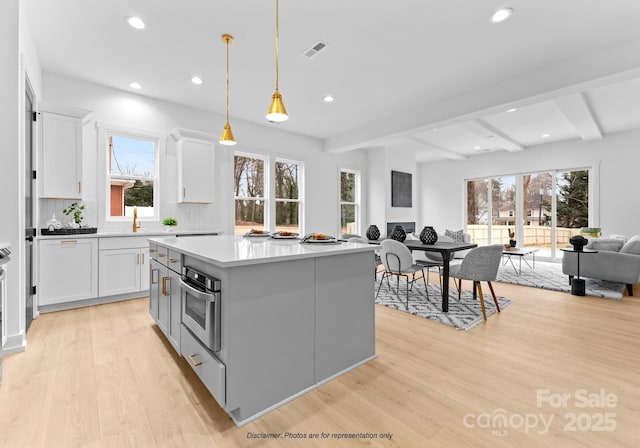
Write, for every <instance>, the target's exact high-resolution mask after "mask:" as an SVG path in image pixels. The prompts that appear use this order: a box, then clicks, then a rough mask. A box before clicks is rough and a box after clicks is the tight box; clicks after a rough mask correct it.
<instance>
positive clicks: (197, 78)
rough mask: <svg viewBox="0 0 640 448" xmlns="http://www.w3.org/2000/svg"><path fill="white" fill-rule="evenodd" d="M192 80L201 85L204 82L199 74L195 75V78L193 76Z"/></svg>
mask: <svg viewBox="0 0 640 448" xmlns="http://www.w3.org/2000/svg"><path fill="white" fill-rule="evenodd" d="M191 82H192V83H194V84H196V85H200V84H202V83H203V81H202V78H201V77H199V76H194V77H193V78H191Z"/></svg>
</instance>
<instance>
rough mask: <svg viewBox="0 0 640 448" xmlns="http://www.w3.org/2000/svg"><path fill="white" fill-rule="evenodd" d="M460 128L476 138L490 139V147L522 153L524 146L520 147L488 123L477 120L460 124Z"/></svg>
mask: <svg viewBox="0 0 640 448" xmlns="http://www.w3.org/2000/svg"><path fill="white" fill-rule="evenodd" d="M460 126H461V127H463V128H464V129H466V130H467V131H469V132H471V133H473V134H476V135H477V136H478V137H482V138H483V139H491V142H492V143H491V144H492V145H496V146H499V147H501V148H503V149H505V150H507V151H510V152H514V151H524V146H522V145H521V144H520V143H518V142H517V141H515V140H513V139H512V138H511V137H509V136H508V135H506V134H504V133H502V132H500V131H498V130H497V129H496V128H494V127H493V126H491V125H490V124H489V123H487V122H485V121H483V120H481V119H479V118H478V119H476V120H471V121H467V122H465V123H461V124H460ZM491 136H493V137H491Z"/></svg>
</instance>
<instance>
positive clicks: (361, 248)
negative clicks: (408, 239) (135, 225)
mask: <svg viewBox="0 0 640 448" xmlns="http://www.w3.org/2000/svg"><path fill="white" fill-rule="evenodd" d="M150 240H151V242H153V243H156V244H159V245H161V246H164V247H167V248H169V249H173V250H177V251H178V252H181V253H183V254H185V255H189V256H192V257H194V258H197V259H199V260H202V261H204V262H206V263H211V264H212V265H214V266H217V267H219V268H234V267H241V266H249V265H256V264H265V263H276V262H283V261H292V260H301V259H307V258H319V257H330V256H335V255H343V254H349V253H359V252H373V251H375V249H376V246H375V245H369V244H367V245H365V244H360V243H347V242H343V243H342V244H349V245H352V246H353V247H350V248H348V249H343V250H341V251H339V252H335V251H326V252H313V253H307V254H294V255H279V256H270V257H261V258H255V259H243V260H232V261H220V260H216V259H215V258H211V257H208V256H206V255H203V254H201V253H197V252H194V251H191V250H189V249H185V248H182V247H180V248H178V247H176V246H175V245H173V244H171V241H172V240H174V238H171V239H170V240H168V239H167V238H150ZM298 244H299V243H298Z"/></svg>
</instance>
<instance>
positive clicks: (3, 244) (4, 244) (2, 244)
mask: <svg viewBox="0 0 640 448" xmlns="http://www.w3.org/2000/svg"><path fill="white" fill-rule="evenodd" d="M10 247H11V243H9V242H6V241H0V249H6V248H10Z"/></svg>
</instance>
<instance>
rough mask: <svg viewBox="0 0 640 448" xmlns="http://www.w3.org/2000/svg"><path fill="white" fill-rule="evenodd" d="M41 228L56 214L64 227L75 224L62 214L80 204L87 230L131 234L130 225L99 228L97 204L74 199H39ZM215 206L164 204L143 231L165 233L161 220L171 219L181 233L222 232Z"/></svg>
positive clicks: (121, 223)
mask: <svg viewBox="0 0 640 448" xmlns="http://www.w3.org/2000/svg"><path fill="white" fill-rule="evenodd" d="M39 201H40V202H39V224H40V225H39V228H40V229H44V228H46V223H47V221H48V220H49V219H51V216H52V215H53V214H54V213H55V215H56V218H57V219H59V220H60V221H61V222H62V224H63V225H65V224H67V223H70V222H72V221H73V217H72V216H67V215H65V214H64V213H63V212H62V210H64V209H65V208H66V207H68V206H70V205H71V204H72V203H74V202H78V203H80V204H81V205H84V206H85V209H84V213H83V217H84V220H83V225H84V226H87V227H99V229H98V230H99V231H103V232H129V231H130V230H131V225H132V223H131V222H128V221H127V222H108V223H105V224H104V225H99V222H98V203H97V201H92V200H83V201H78V200H73V199H70V200H68V199H40V200H39ZM214 213H215V206H214V205H213V204H211V205H203V204H175V203H174V204H162V205H161V208H160V220H159V221H157V222H156V221H154V222H150V221H141V225H142V227H141V228H142V229H145V230H148V231H161V230H164V226H163V225H162V220H163V219H164V218H166V217H168V216H172V217H174V218H175V219H177V220H178V227H177V229H178V230H221V228H220V224H218V221H217V220H215V219H214Z"/></svg>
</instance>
